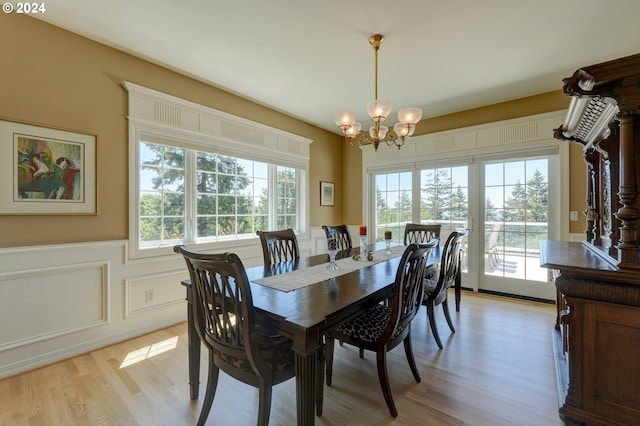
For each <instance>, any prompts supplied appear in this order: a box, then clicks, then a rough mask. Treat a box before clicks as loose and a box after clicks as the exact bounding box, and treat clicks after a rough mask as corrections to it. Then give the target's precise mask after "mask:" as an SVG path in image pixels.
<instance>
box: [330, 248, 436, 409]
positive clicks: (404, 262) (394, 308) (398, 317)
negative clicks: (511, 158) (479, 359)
mask: <svg viewBox="0 0 640 426" xmlns="http://www.w3.org/2000/svg"><path fill="white" fill-rule="evenodd" d="M435 245H436V241H435V240H434V241H433V243H432V245H431V246H427V245H424V246H418V245H417V244H411V245H409V246H408V247H407V248H406V249H405V251H404V253H403V255H402V258H401V259H400V264H399V265H398V270H397V272H396V278H395V282H394V284H393V296H392V298H391V301H390V303H389V304H376V305H374V306H372V307H371V308H370V309H368V310H367V311H365V312H364V313H362V314H360V315H359V316H357V317H355V318H353V319H351V320H349V321H346V322H344V323H342V324H340V325H338V326H337V327H336V328H334V329H333V330H331V331H329V332H328V333H327V334H326V360H325V361H326V364H325V365H326V381H327V386H331V382H332V373H333V371H332V370H333V351H334V340H336V339H337V340H338V341H340V342H344V343H347V344H350V345H353V346H356V347H358V348H359V349H365V350H369V351H373V352H375V353H376V362H377V367H378V380H379V382H380V387H381V388H382V394H383V395H384V399H385V402H386V403H387V408H388V409H389V412H390V413H391V415H392V416H393V417H397V416H398V410H397V409H396V406H395V403H394V402H393V396H392V395H391V387H390V385H389V376H388V373H387V352H388V351H390V350H392V349H393V348H395V347H396V346H398V345H399V344H400V343H404V351H405V355H406V356H407V361H408V363H409V367H410V368H411V372H412V373H413V377H414V379H415V380H416V382H420V374H419V373H418V369H417V367H416V362H415V359H414V357H413V350H412V348H411V320H413V318H414V317H415V315H416V313H417V312H418V309H419V308H420V303H421V301H422V294H423V286H424V274H425V271H426V266H427V257H428V254H429V250H431V248H432V247H435Z"/></svg>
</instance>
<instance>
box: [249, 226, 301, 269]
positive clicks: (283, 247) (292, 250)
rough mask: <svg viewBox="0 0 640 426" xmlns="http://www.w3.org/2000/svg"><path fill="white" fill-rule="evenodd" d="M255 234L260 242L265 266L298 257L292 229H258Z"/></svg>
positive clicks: (298, 253) (294, 259)
mask: <svg viewBox="0 0 640 426" xmlns="http://www.w3.org/2000/svg"><path fill="white" fill-rule="evenodd" d="M257 234H258V237H260V243H261V244H262V256H263V259H264V265H265V266H269V265H273V264H274V263H279V262H285V261H288V260H293V261H296V260H299V259H300V248H299V247H298V239H297V238H296V234H295V232H293V229H291V228H289V229H282V230H279V231H258V232H257Z"/></svg>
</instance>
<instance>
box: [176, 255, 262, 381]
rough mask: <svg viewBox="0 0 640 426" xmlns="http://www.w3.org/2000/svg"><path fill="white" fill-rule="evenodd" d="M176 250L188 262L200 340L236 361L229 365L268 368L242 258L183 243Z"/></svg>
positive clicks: (195, 322)
mask: <svg viewBox="0 0 640 426" xmlns="http://www.w3.org/2000/svg"><path fill="white" fill-rule="evenodd" d="M174 251H175V252H176V253H180V254H182V256H183V257H184V259H185V261H186V262H187V268H188V270H189V276H190V278H191V286H190V287H189V291H190V295H191V310H192V313H193V320H194V324H195V328H196V332H197V333H198V337H200V341H202V342H203V344H204V345H205V346H207V348H208V349H209V350H211V351H213V352H214V354H216V355H217V356H218V358H219V359H222V360H226V359H228V360H234V361H233V362H228V364H229V368H231V367H233V366H234V365H239V364H240V363H243V362H244V364H245V365H246V364H252V365H254V366H255V368H257V369H258V370H259V371H262V370H263V369H264V370H265V371H268V366H266V365H262V364H264V363H263V362H261V361H260V356H259V349H258V346H257V343H255V342H256V341H257V339H256V338H254V333H255V319H254V312H253V299H252V297H251V287H250V285H249V280H248V278H247V273H246V271H245V268H244V266H243V264H242V261H241V260H240V258H239V257H238V256H237V255H236V254H234V253H224V254H209V253H198V252H194V251H191V250H189V249H188V248H186V247H185V246H183V245H177V246H175V247H174ZM256 373H258V372H256ZM237 374H244V373H243V372H238V373H237Z"/></svg>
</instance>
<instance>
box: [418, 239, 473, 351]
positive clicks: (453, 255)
mask: <svg viewBox="0 0 640 426" xmlns="http://www.w3.org/2000/svg"><path fill="white" fill-rule="evenodd" d="M468 234H469V230H468V229H465V230H462V231H454V232H452V233H451V234H450V235H449V237H448V238H447V242H446V243H445V244H444V247H443V249H442V259H441V261H440V268H439V272H438V278H437V280H433V279H426V280H425V284H424V299H423V301H422V304H423V305H425V306H426V307H427V319H428V320H429V326H430V327H431V332H432V333H433V337H434V338H435V339H436V343H437V344H438V347H439V348H440V349H442V348H443V346H442V341H441V340H440V335H439V334H438V326H437V325H436V320H435V315H434V311H435V308H436V306H438V305H442V310H443V311H444V317H445V319H446V320H447V324H449V328H450V329H451V332H452V333H455V332H456V329H455V328H454V327H453V322H452V321H451V315H450V314H449V303H448V297H447V296H448V290H449V288H451V287H453V286H454V285H455V283H456V280H457V279H460V275H459V274H460V252H461V249H462V247H461V244H462V239H463V238H464V237H466V236H467V235H468Z"/></svg>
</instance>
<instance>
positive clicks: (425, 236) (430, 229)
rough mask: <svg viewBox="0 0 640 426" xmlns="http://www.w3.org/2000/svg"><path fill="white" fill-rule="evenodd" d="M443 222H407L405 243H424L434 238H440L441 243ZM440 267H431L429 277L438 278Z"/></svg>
mask: <svg viewBox="0 0 640 426" xmlns="http://www.w3.org/2000/svg"><path fill="white" fill-rule="evenodd" d="M441 228H442V225H441V224H423V223H407V224H406V225H405V227H404V245H405V246H406V245H409V244H411V243H416V244H424V243H427V242H429V241H431V240H433V239H434V238H435V239H437V240H438V245H440V229H441ZM438 272H439V269H438V268H437V267H436V268H431V269H430V270H429V273H428V274H427V278H428V279H437V277H438Z"/></svg>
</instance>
